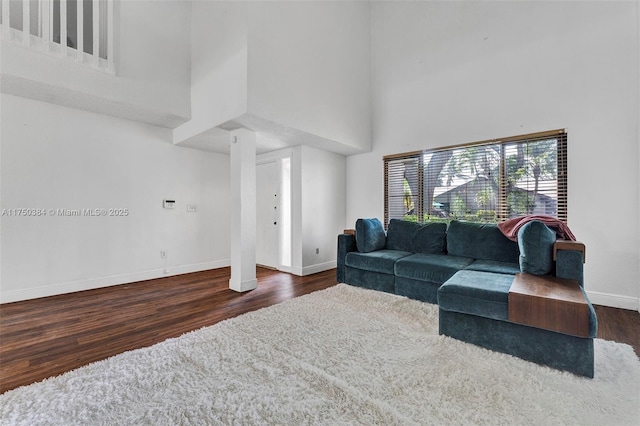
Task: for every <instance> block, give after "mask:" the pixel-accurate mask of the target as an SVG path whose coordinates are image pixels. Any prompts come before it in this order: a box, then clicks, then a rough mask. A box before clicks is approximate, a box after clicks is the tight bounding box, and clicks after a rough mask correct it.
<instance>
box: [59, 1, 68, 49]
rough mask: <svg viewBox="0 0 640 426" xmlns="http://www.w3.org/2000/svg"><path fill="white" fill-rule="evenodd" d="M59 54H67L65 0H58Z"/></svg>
mask: <svg viewBox="0 0 640 426" xmlns="http://www.w3.org/2000/svg"><path fill="white" fill-rule="evenodd" d="M60 54H61V55H62V57H63V58H64V57H66V56H67V0H60Z"/></svg>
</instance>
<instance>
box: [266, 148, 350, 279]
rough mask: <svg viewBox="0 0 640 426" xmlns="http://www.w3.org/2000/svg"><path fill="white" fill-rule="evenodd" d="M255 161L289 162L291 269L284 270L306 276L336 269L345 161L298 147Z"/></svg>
mask: <svg viewBox="0 0 640 426" xmlns="http://www.w3.org/2000/svg"><path fill="white" fill-rule="evenodd" d="M257 158H258V162H259V163H260V162H266V161H274V160H279V159H282V158H290V159H291V230H292V232H291V239H292V241H291V255H292V256H291V268H284V269H283V270H285V271H286V272H291V273H293V274H296V275H309V274H313V273H316V272H320V271H326V270H328V269H331V268H335V267H336V244H337V240H336V238H337V235H338V234H340V233H342V231H343V230H344V228H345V222H344V218H345V214H346V187H345V177H346V157H345V156H343V155H340V154H335V153H332V152H328V151H324V150H321V149H317V148H312V147H308V146H304V145H298V146H296V147H293V148H287V149H282V150H277V151H273V152H270V153H267V154H261V155H259V156H258V157H257ZM316 248H317V249H318V251H319V253H317V254H316Z"/></svg>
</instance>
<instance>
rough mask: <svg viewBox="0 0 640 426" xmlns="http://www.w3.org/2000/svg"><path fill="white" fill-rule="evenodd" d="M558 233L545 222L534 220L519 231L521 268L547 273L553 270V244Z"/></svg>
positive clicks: (531, 272) (536, 273) (531, 271)
mask: <svg viewBox="0 0 640 426" xmlns="http://www.w3.org/2000/svg"><path fill="white" fill-rule="evenodd" d="M555 242H556V233H555V231H553V230H551V229H550V228H549V227H547V225H545V224H544V223H542V222H540V221H537V220H533V221H531V222H527V224H526V225H524V226H523V227H522V228H520V230H519V231H518V246H519V248H520V270H521V271H522V272H527V273H529V274H533V275H546V274H548V273H550V272H551V271H552V270H553V245H554V243H555Z"/></svg>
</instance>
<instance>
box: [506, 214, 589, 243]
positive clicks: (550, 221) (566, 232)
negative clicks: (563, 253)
mask: <svg viewBox="0 0 640 426" xmlns="http://www.w3.org/2000/svg"><path fill="white" fill-rule="evenodd" d="M532 220H539V221H540V222H542V223H544V224H545V225H547V226H548V227H549V228H551V229H553V230H554V231H556V234H558V237H559V238H560V239H563V240H571V241H575V240H576V237H575V236H574V235H573V232H571V229H569V227H568V226H567V224H566V223H564V222H563V221H561V220H560V219H556V218H555V217H553V216H545V215H528V216H520V217H515V218H513V219H508V220H505V221H504V222H502V223H499V224H498V228H499V229H500V231H502V233H503V234H504V236H505V237H507V238H508V239H510V240H511V241H518V231H519V230H520V228H522V227H523V226H524V225H525V224H526V223H528V222H531V221H532Z"/></svg>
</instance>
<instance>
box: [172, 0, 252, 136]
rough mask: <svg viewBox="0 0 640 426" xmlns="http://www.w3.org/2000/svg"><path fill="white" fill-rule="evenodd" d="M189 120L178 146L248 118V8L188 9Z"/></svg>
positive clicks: (203, 5) (214, 5) (200, 5)
mask: <svg viewBox="0 0 640 426" xmlns="http://www.w3.org/2000/svg"><path fill="white" fill-rule="evenodd" d="M190 29H191V30H190V36H191V114H192V115H191V120H190V121H189V122H187V123H185V124H184V125H182V126H180V127H178V128H177V129H176V130H175V132H174V141H175V142H182V141H184V140H186V139H189V138H191V137H193V136H196V135H199V134H201V133H202V132H204V131H207V130H209V129H211V128H212V127H216V126H218V125H220V124H222V123H225V122H226V121H229V120H232V119H234V118H236V117H238V116H240V115H242V114H244V113H246V112H247V5H246V3H245V2H217V1H215V2H205V1H196V2H193V3H192V5H191V27H190Z"/></svg>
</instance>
